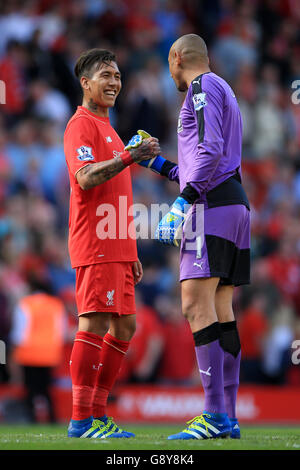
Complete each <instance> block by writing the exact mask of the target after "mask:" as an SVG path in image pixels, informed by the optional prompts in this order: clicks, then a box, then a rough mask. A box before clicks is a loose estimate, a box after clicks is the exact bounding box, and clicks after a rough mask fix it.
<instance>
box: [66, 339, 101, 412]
mask: <svg viewBox="0 0 300 470" xmlns="http://www.w3.org/2000/svg"><path fill="white" fill-rule="evenodd" d="M102 341H103V338H102V337H101V336H99V335H96V334H94V333H88V332H86V331H78V332H77V334H76V337H75V340H74V345H73V349H72V354H71V360H70V373H71V380H72V396H73V409H72V419H76V420H78V419H86V418H89V417H90V416H91V415H92V396H93V390H94V386H95V381H96V377H97V372H98V368H99V363H100V354H101V348H102Z"/></svg>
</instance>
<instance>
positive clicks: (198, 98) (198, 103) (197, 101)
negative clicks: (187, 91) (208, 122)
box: [193, 93, 207, 111]
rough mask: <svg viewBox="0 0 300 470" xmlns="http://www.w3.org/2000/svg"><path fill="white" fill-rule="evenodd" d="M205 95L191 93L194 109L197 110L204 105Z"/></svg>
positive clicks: (205, 103)
mask: <svg viewBox="0 0 300 470" xmlns="http://www.w3.org/2000/svg"><path fill="white" fill-rule="evenodd" d="M205 97H206V93H196V94H195V95H193V103H194V108H195V110H196V111H199V110H200V109H201V108H204V106H206V105H207V102H206V100H205Z"/></svg>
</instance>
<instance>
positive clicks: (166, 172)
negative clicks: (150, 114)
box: [125, 130, 179, 183]
mask: <svg viewBox="0 0 300 470" xmlns="http://www.w3.org/2000/svg"><path fill="white" fill-rule="evenodd" d="M149 137H151V135H150V134H149V133H148V132H146V131H143V130H138V131H137V135H135V136H133V137H132V138H131V139H130V141H129V142H128V144H127V145H126V147H125V149H128V150H129V149H131V148H134V147H136V146H138V145H139V144H140V142H142V141H143V140H144V139H148V138H149ZM139 165H141V166H144V167H145V168H150V170H152V171H154V173H158V174H160V175H161V176H165V177H166V178H168V179H169V180H170V181H176V182H177V183H179V171H178V165H177V164H176V163H174V162H171V161H170V160H167V159H166V158H164V157H162V156H161V155H157V156H156V157H154V158H150V159H149V160H143V161H141V162H139Z"/></svg>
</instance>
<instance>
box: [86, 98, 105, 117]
mask: <svg viewBox="0 0 300 470" xmlns="http://www.w3.org/2000/svg"><path fill="white" fill-rule="evenodd" d="M82 106H83V107H84V108H86V109H88V110H89V111H90V112H91V113H93V114H95V115H96V116H99V117H109V108H107V107H101V106H99V104H97V103H95V101H94V100H93V99H92V98H85V97H84V98H83V101H82Z"/></svg>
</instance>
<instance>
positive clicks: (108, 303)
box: [106, 289, 115, 306]
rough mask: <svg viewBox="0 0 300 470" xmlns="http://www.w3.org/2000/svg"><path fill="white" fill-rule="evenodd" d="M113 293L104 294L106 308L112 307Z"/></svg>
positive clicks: (112, 291) (110, 291)
mask: <svg viewBox="0 0 300 470" xmlns="http://www.w3.org/2000/svg"><path fill="white" fill-rule="evenodd" d="M114 293H115V290H114V289H113V290H108V291H107V293H106V297H107V302H106V305H107V306H110V305H114Z"/></svg>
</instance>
